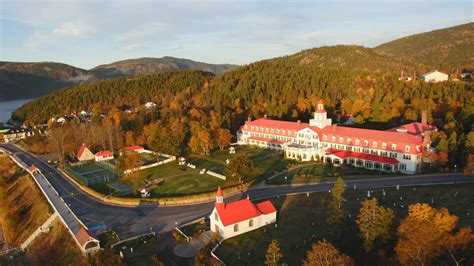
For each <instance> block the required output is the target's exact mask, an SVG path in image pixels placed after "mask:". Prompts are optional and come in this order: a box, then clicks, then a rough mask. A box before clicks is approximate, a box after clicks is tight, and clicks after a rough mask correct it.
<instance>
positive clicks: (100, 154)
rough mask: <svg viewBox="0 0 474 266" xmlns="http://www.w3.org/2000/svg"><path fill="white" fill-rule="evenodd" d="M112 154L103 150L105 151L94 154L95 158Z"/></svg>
mask: <svg viewBox="0 0 474 266" xmlns="http://www.w3.org/2000/svg"><path fill="white" fill-rule="evenodd" d="M112 154H114V153H113V152H112V151H109V150H105V151H99V152H98V153H96V154H95V156H107V155H112Z"/></svg>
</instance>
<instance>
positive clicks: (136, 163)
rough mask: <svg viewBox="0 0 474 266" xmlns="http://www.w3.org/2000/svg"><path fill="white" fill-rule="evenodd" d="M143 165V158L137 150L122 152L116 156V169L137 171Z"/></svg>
mask: <svg viewBox="0 0 474 266" xmlns="http://www.w3.org/2000/svg"><path fill="white" fill-rule="evenodd" d="M142 165H143V158H142V156H141V155H140V154H139V153H137V152H128V153H124V154H122V155H121V156H119V158H118V167H117V168H118V169H119V170H121V171H125V170H131V172H130V173H134V172H136V171H138V168H140V166H142Z"/></svg>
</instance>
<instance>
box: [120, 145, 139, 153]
mask: <svg viewBox="0 0 474 266" xmlns="http://www.w3.org/2000/svg"><path fill="white" fill-rule="evenodd" d="M122 152H125V153H130V152H136V153H144V152H145V148H143V146H140V145H133V146H127V147H125V148H123V149H122V151H121V152H120V154H122Z"/></svg>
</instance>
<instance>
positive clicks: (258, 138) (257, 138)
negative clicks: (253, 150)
mask: <svg viewBox="0 0 474 266" xmlns="http://www.w3.org/2000/svg"><path fill="white" fill-rule="evenodd" d="M248 139H251V140H257V141H265V142H272V143H278V144H284V143H285V141H283V140H279V139H268V138H262V137H257V136H251V137H249V138H248Z"/></svg>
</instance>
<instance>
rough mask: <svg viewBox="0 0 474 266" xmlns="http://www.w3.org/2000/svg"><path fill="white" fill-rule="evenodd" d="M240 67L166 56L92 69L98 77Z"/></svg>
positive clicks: (133, 60)
mask: <svg viewBox="0 0 474 266" xmlns="http://www.w3.org/2000/svg"><path fill="white" fill-rule="evenodd" d="M236 67H238V66H237V65H230V64H221V65H216V64H207V63H202V62H196V61H192V60H188V59H182V58H175V57H170V56H165V57H161V58H152V57H144V58H138V59H128V60H123V61H118V62H114V63H111V64H107V65H100V66H97V67H95V68H93V69H91V70H90V73H92V74H93V75H94V76H95V77H96V78H99V79H103V78H116V77H123V76H136V75H143V74H150V73H159V72H163V71H170V70H202V71H207V72H211V73H213V74H219V73H222V72H226V71H229V70H232V69H234V68H236Z"/></svg>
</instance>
